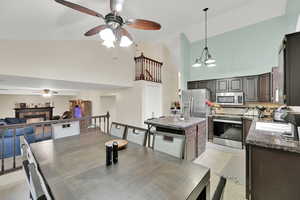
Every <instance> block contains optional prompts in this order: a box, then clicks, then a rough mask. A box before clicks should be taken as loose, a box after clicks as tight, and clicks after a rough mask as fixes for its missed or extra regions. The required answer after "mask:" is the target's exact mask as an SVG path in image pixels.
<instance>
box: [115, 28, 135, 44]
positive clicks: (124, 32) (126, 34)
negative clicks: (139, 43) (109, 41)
mask: <svg viewBox="0 0 300 200" xmlns="http://www.w3.org/2000/svg"><path fill="white" fill-rule="evenodd" d="M118 31H119V32H118V34H119V37H120V38H121V37H122V36H123V35H124V36H127V37H128V38H129V39H130V40H131V41H133V38H132V36H131V35H130V33H129V32H128V31H127V30H126V29H124V28H122V27H121V28H118Z"/></svg>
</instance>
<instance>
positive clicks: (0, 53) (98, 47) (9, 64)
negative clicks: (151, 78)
mask: <svg viewBox="0 0 300 200" xmlns="http://www.w3.org/2000/svg"><path fill="white" fill-rule="evenodd" d="M20 31H22V30H20ZM132 46H133V45H132ZM133 57H134V47H131V48H115V49H107V48H106V47H104V46H103V45H102V44H101V42H99V41H90V40H85V41H17V40H0V74H3V75H13V76H25V77H33V78H42V79H55V80H67V81H79V82H87V83H98V84H109V85H116V86H128V85H131V84H132V82H133V77H134V59H133Z"/></svg>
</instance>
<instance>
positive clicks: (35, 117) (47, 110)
mask: <svg viewBox="0 0 300 200" xmlns="http://www.w3.org/2000/svg"><path fill="white" fill-rule="evenodd" d="M15 116H16V118H24V119H26V121H27V123H28V122H29V121H30V122H31V123H34V122H40V121H45V120H51V119H52V117H53V107H44V108H16V109H15Z"/></svg>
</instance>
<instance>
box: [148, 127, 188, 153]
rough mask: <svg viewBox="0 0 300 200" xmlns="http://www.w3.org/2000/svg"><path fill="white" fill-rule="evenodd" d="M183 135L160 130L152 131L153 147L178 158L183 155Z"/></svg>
mask: <svg viewBox="0 0 300 200" xmlns="http://www.w3.org/2000/svg"><path fill="white" fill-rule="evenodd" d="M184 144H185V136H184V135H176V134H170V133H165V132H160V131H155V132H154V138H153V145H152V146H153V149H154V150H156V151H159V152H163V153H166V154H169V155H172V156H175V157H177V158H179V159H183V157H184Z"/></svg>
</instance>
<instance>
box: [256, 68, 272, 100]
mask: <svg viewBox="0 0 300 200" xmlns="http://www.w3.org/2000/svg"><path fill="white" fill-rule="evenodd" d="M270 82H271V74H270V73H267V74H262V75H260V76H259V79H258V83H259V89H258V91H259V93H258V101H260V102H270V100H271V84H270Z"/></svg>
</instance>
